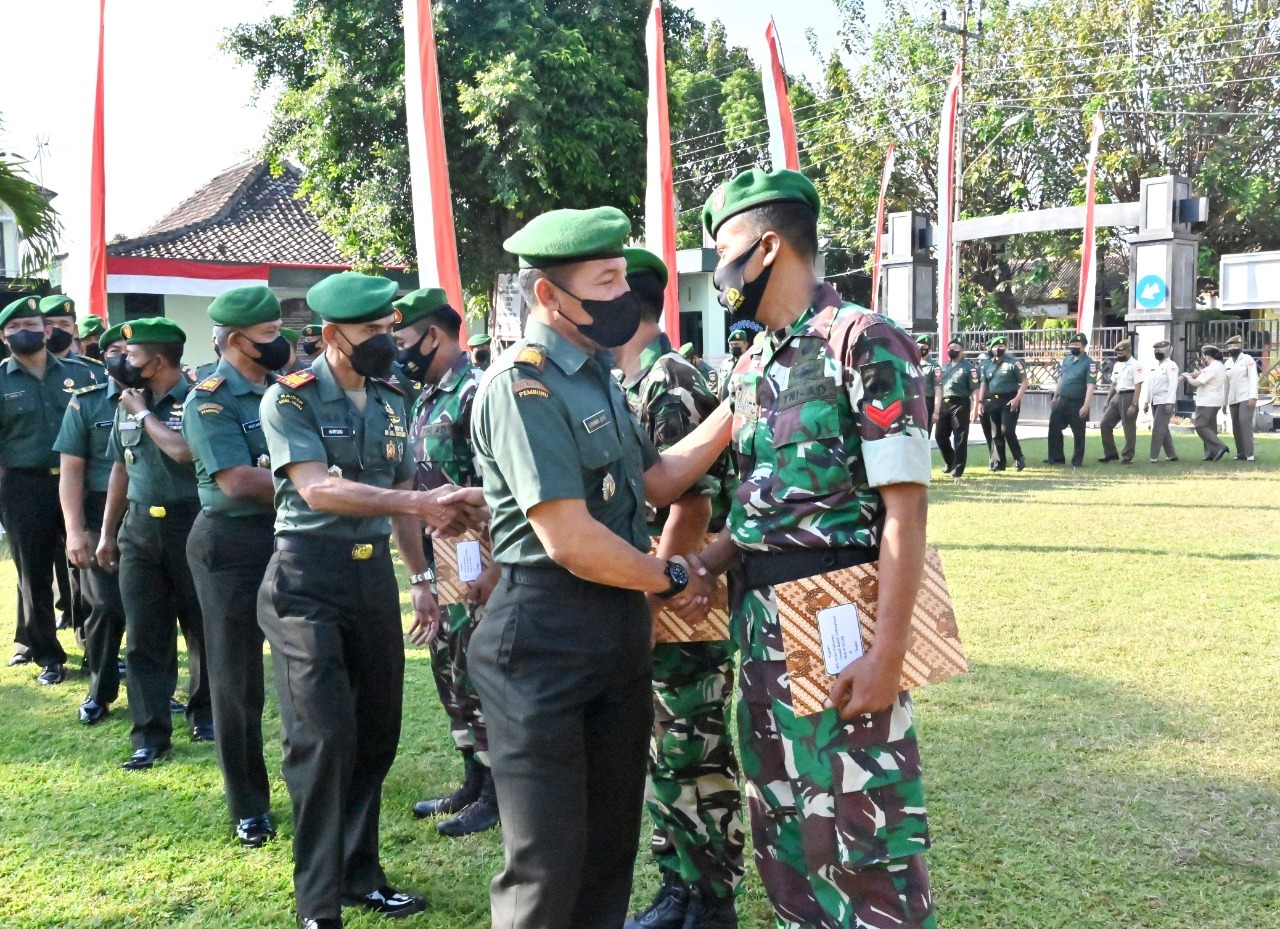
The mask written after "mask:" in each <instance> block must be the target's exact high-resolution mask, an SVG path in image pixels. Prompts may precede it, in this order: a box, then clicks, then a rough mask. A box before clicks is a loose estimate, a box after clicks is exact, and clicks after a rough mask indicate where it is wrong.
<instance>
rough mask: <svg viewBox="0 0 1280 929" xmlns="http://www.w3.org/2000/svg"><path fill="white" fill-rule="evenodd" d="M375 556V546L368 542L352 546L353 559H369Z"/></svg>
mask: <svg viewBox="0 0 1280 929" xmlns="http://www.w3.org/2000/svg"><path fill="white" fill-rule="evenodd" d="M372 557H373V546H372V545H371V544H370V543H368V542H361V543H360V544H359V545H353V546H351V560H352V561H368V560H369V559H370V558H372Z"/></svg>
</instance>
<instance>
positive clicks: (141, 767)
mask: <svg viewBox="0 0 1280 929" xmlns="http://www.w3.org/2000/svg"><path fill="white" fill-rule="evenodd" d="M167 754H169V749H167V748H140V749H138V750H137V751H136V752H134V753H133V754H132V755H130V756H129V760H128V761H126V762H125V763H124V764H122V765H121V766H120V767H122V768H124V769H125V770H126V771H146V770H147V769H148V768H150V767H152V766H153V765H155V763H156V762H157V761H159V760H160V759H161V758H163V757H164V756H165V755H167Z"/></svg>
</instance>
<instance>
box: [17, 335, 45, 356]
mask: <svg viewBox="0 0 1280 929" xmlns="http://www.w3.org/2000/svg"><path fill="white" fill-rule="evenodd" d="M8 339H9V350H10V351H11V352H13V353H14V354H15V355H34V354H35V353H36V352H38V351H40V350H41V349H43V348H44V346H45V342H44V330H41V331H40V332H36V331H35V330H34V329H19V330H18V331H17V332H15V333H13V334H12V335H10V336H8Z"/></svg>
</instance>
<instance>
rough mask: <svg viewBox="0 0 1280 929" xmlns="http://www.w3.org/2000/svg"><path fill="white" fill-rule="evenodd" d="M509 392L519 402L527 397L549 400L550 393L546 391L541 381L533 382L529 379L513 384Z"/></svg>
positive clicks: (545, 386)
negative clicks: (517, 398)
mask: <svg viewBox="0 0 1280 929" xmlns="http://www.w3.org/2000/svg"><path fill="white" fill-rule="evenodd" d="M511 392H512V393H514V394H515V395H516V396H517V397H519V398H520V399H521V400H524V399H526V398H529V397H541V398H542V399H543V400H550V399H551V391H549V390H547V385H546V384H544V383H542V381H535V380H534V379H533V378H531V377H529V378H525V379H524V380H522V381H516V382H515V383H513V384H512V385H511Z"/></svg>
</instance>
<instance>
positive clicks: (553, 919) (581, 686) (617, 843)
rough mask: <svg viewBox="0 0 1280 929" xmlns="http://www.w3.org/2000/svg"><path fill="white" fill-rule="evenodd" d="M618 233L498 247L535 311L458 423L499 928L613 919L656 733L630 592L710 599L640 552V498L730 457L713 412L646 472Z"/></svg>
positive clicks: (529, 234) (564, 231)
mask: <svg viewBox="0 0 1280 929" xmlns="http://www.w3.org/2000/svg"><path fill="white" fill-rule="evenodd" d="M630 231H631V224H630V222H629V221H628V220H627V218H626V216H625V215H624V214H623V213H622V212H621V211H619V210H616V209H613V208H612V207H602V208H600V209H596V210H556V211H553V212H551V213H547V214H544V215H542V216H539V217H537V218H536V219H534V220H532V221H531V222H530V223H529V224H528V225H526V226H525V227H524V228H523V229H522V230H520V231H519V232H517V233H516V234H515V235H513V236H512V237H511V238H509V239H508V240H507V241H506V243H505V247H506V249H507V251H509V252H512V253H513V254H516V255H518V256H519V258H520V265H521V269H522V270H521V271H520V278H519V281H520V287H521V292H522V293H523V295H524V298H525V302H526V304H527V305H528V306H529V307H530V308H531V309H530V316H529V320H528V324H527V327H526V330H525V338H524V340H522V341H521V342H518V343H517V344H516V345H515V346H513V347H512V348H511V349H509V350H508V351H506V352H504V353H503V354H502V356H501V357H500V358H499V359H498V361H497V362H496V363H495V364H494V366H493V367H492V368H491V369H490V371H489V373H488V375H487V376H486V381H485V383H484V385H483V389H482V390H481V391H480V395H479V397H478V399H477V401H476V406H475V410H474V412H473V416H472V434H473V439H474V444H475V453H476V461H477V462H478V463H479V465H480V474H481V477H482V478H483V484H484V497H485V499H486V500H487V501H488V504H489V508H490V511H491V512H492V517H493V519H492V525H491V527H490V534H491V537H492V540H493V555H494V560H495V561H497V562H498V563H499V564H501V565H502V580H501V581H499V582H498V586H497V588H496V589H495V590H494V592H493V595H492V597H491V598H490V600H489V604H488V606H487V608H486V612H485V616H484V619H483V620H482V621H481V623H480V625H479V627H478V628H477V629H476V631H475V634H474V635H473V637H472V639H471V650H470V653H469V655H468V667H469V668H470V671H471V676H472V679H473V680H474V681H475V684H476V689H477V690H478V691H479V693H480V700H481V703H482V704H483V705H484V710H485V723H486V724H487V726H488V729H489V757H490V763H491V765H492V770H493V778H494V783H495V785H496V787H497V793H498V802H499V806H500V807H501V809H502V832H503V846H504V851H505V858H506V864H505V867H504V869H503V870H502V872H501V873H500V874H499V875H498V876H497V877H496V878H494V881H493V884H492V888H491V895H490V898H491V904H492V910H493V913H492V919H493V924H494V925H495V926H503V927H507V929H533V927H539V929H544V927H545V929H552V927H554V929H589V927H601V929H605V927H608V929H616V927H618V926H620V925H622V923H623V921H624V920H625V919H626V913H627V904H628V901H629V898H630V893H631V879H632V869H633V867H634V864H635V856H636V847H637V844H638V842H639V837H640V819H641V806H642V800H643V795H644V782H645V759H646V754H647V752H646V750H647V747H648V741H649V733H650V728H651V726H652V724H653V693H652V679H651V673H652V654H653V653H652V648H651V644H650V629H651V625H652V623H651V619H650V614H649V608H648V606H647V604H646V602H645V598H644V593H646V592H647V593H654V594H658V595H661V596H667V597H670V598H671V602H672V604H673V608H676V609H680V610H683V611H685V612H686V615H690V614H691V618H696V615H697V614H698V613H699V612H705V609H706V603H707V595H708V593H709V589H710V588H709V586H708V584H707V582H706V581H705V580H704V579H700V578H694V579H692V580H691V579H690V577H689V575H688V572H687V570H686V568H685V562H684V561H683V560H681V559H671V560H670V561H664V560H663V559H661V558H657V557H654V556H653V555H650V554H648V552H649V547H650V540H649V534H648V531H647V527H646V524H645V508H644V501H645V498H646V497H647V498H648V499H649V500H650V502H652V503H653V504H654V505H655V506H666V505H669V504H670V503H671V502H672V501H673V500H674V499H675V498H676V497H678V496H680V495H682V494H683V493H684V492H685V491H686V490H687V489H688V488H689V487H690V486H691V485H692V484H693V482H694V481H695V480H696V479H697V478H698V477H700V476H701V475H702V474H704V473H705V472H706V471H707V470H708V468H710V467H711V465H712V463H713V462H714V461H715V459H716V457H717V455H718V454H719V452H720V450H721V448H722V447H723V444H724V442H725V441H726V440H727V425H728V424H727V421H726V419H725V417H723V416H720V415H717V416H713V417H711V418H710V419H708V420H707V421H706V422H704V423H703V425H702V426H701V427H699V429H698V430H697V431H696V432H695V433H694V435H693V436H690V437H689V438H688V439H686V440H685V441H684V442H682V443H680V445H679V446H677V447H676V448H675V449H673V450H671V451H668V452H666V453H664V454H663V455H662V456H661V457H659V455H658V453H657V451H656V450H655V449H654V448H653V445H652V443H651V442H649V440H648V439H647V437H645V436H644V434H643V433H642V432H641V431H640V427H639V425H638V424H637V423H636V421H635V419H634V417H632V415H631V412H630V410H629V409H628V408H627V403H626V398H625V397H624V396H623V394H622V391H621V389H620V388H619V387H618V384H617V382H616V381H614V379H613V376H612V374H611V373H610V369H611V368H612V365H613V358H612V356H611V354H610V350H611V349H613V348H617V347H618V346H620V345H623V344H625V343H626V342H627V341H628V340H629V339H630V338H631V337H632V336H633V335H634V334H635V332H636V329H637V327H638V326H639V323H640V317H639V312H640V311H639V307H638V306H637V305H636V303H635V300H634V298H633V297H632V295H631V293H630V291H629V290H628V288H627V282H626V270H627V266H626V261H625V260H624V259H623V257H622V247H623V243H624V242H625V241H626V238H627V236H628V235H629V234H630Z"/></svg>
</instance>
